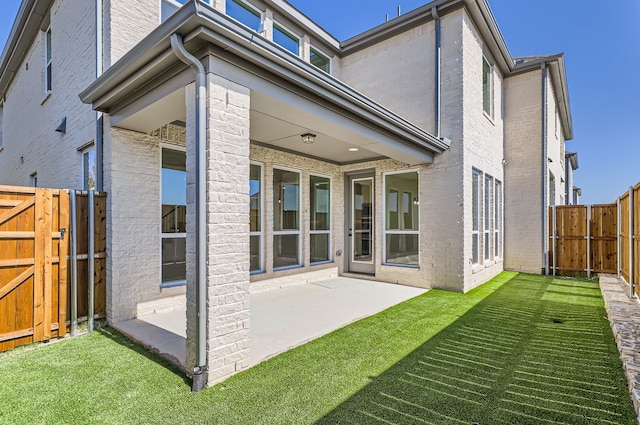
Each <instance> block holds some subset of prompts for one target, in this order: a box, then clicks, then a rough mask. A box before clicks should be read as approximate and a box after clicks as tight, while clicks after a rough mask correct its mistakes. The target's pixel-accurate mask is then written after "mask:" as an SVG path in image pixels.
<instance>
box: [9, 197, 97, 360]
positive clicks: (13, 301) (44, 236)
mask: <svg viewBox="0 0 640 425" xmlns="http://www.w3.org/2000/svg"><path fill="white" fill-rule="evenodd" d="M94 195H95V196H94ZM70 198H78V200H77V201H76V204H77V205H80V206H82V205H84V208H75V220H72V217H71V215H72V213H73V211H74V210H72V209H70ZM89 198H90V199H94V206H93V208H89V205H88V202H87V201H88V199H89ZM83 199H86V200H85V201H83ZM105 207H106V194H91V195H87V193H86V192H78V193H77V194H76V193H75V192H72V193H71V196H70V193H69V192H67V191H65V190H59V189H41V188H28V187H14V186H0V351H5V350H9V349H12V348H14V347H18V346H21V345H25V344H29V343H32V342H38V341H46V340H49V339H51V338H55V337H60V336H64V335H65V334H66V333H67V332H68V331H69V329H70V327H73V326H74V324H77V321H78V317H79V315H80V316H82V315H83V314H84V315H87V314H88V312H89V311H90V310H93V314H91V317H88V319H89V320H93V318H95V317H100V316H103V315H104V311H105V309H104V305H105V276H104V275H105V272H104V269H105V267H104V262H105V259H106V237H104V235H105V234H106V232H105V222H106V220H105V218H106V217H105ZM89 210H91V213H89ZM89 218H93V219H94V224H97V226H90V225H88V223H87V220H88V219H89ZM73 221H75V222H76V223H75V224H76V226H75V229H76V231H75V232H73V233H74V234H73V235H71V233H72V232H71V226H70V225H71V223H72V222H73ZM82 224H84V226H83V225H82ZM94 227H95V229H96V230H95V231H93V232H91V236H92V237H91V238H90V237H89V232H88V231H87V230H85V231H84V232H83V228H84V229H90V228H94ZM92 230H93V229H92ZM90 242H93V243H91V245H92V246H93V249H90V248H89V246H88V245H89V243H90ZM72 248H74V249H73V251H75V252H74V253H71V252H70V251H72ZM78 248H79V249H78ZM89 256H91V257H92V258H93V259H94V261H93V262H89V261H84V263H82V260H83V259H84V260H88V258H89ZM90 265H92V266H93V267H90ZM88 269H92V270H91V271H92V272H93V273H92V275H90V273H89V271H88ZM78 271H80V273H78ZM72 278H73V279H72ZM70 281H72V283H73V284H72V285H69V283H70ZM89 282H91V284H89ZM91 288H93V289H92V290H91ZM71 292H73V293H74V294H73V295H75V296H73V297H72V294H71ZM90 292H93V293H94V297H93V302H92V303H89V302H88V299H89V298H88V296H89V293H90ZM88 304H92V307H93V308H89V305H88ZM72 330H73V329H72Z"/></svg>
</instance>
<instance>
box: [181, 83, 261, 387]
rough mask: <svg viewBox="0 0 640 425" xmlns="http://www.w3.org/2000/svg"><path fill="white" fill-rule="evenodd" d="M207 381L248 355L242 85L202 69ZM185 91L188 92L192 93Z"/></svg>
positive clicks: (190, 361) (190, 212)
mask: <svg viewBox="0 0 640 425" xmlns="http://www.w3.org/2000/svg"><path fill="white" fill-rule="evenodd" d="M207 84H208V88H209V90H208V96H209V97H208V99H207V117H208V118H207V141H206V143H207V148H206V149H207V171H206V172H207V201H206V202H207V207H206V209H207V229H206V232H207V253H206V257H207V291H208V293H207V305H208V317H207V322H208V323H207V332H208V334H207V357H208V359H207V362H208V365H209V369H208V382H207V383H208V385H213V384H215V383H217V382H220V381H221V380H223V379H225V378H226V377H228V376H230V375H232V374H234V373H236V372H238V371H240V370H242V369H244V368H246V367H248V362H249V237H248V234H249V209H248V205H249V193H248V184H247V176H249V106H250V97H249V89H247V88H245V87H242V86H239V85H237V84H235V83H232V82H230V81H228V80H225V79H223V78H221V77H218V76H215V75H213V74H208V76H207ZM193 90H194V89H193V86H190V87H189V89H188V90H187V99H189V98H191V96H192V95H193ZM192 103H193V102H187V125H188V130H187V159H188V161H189V162H188V164H187V204H188V209H187V216H188V218H187V223H188V226H189V228H188V233H187V255H188V257H187V258H188V261H191V262H192V264H191V266H190V267H189V268H188V270H187V281H188V282H189V285H190V287H189V288H188V291H187V353H188V354H187V367H188V368H189V369H191V368H192V367H193V365H194V364H195V357H194V353H195V319H196V316H195V302H196V300H195V291H194V288H195V270H194V267H193V262H194V259H195V258H194V256H195V209H194V207H195V173H194V171H195V166H194V165H195V164H194V163H193V161H194V159H195V139H194V136H193V132H192V131H189V129H193V127H194V123H195V118H194V108H193V105H192Z"/></svg>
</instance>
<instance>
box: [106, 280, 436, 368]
mask: <svg viewBox="0 0 640 425" xmlns="http://www.w3.org/2000/svg"><path fill="white" fill-rule="evenodd" d="M425 292H426V290H425V289H419V288H412V287H408V286H401V285H394V284H389V283H381V282H375V281H370V280H362V279H352V278H344V277H338V278H334V279H329V280H325V281H320V282H315V283H311V284H305V285H297V286H289V287H285V288H281V289H274V290H271V291H267V292H261V293H256V294H251V297H250V303H251V322H250V337H251V352H250V353H251V354H250V365H251V366H253V365H256V364H258V363H260V362H262V361H264V360H266V359H268V358H270V357H273V356H275V355H277V354H280V353H283V352H285V351H288V350H290V349H292V348H294V347H296V346H298V345H301V344H304V343H305V342H308V341H311V340H313V339H316V338H318V337H320V336H322V335H326V334H328V333H330V332H332V331H334V330H336V329H339V328H341V327H343V326H345V325H348V324H349V323H352V322H355V321H357V320H359V319H362V318H364V317H367V316H371V315H373V314H375V313H378V312H380V311H382V310H385V309H387V308H389V307H391V306H393V305H395V304H398V303H400V302H403V301H406V300H408V299H410V298H413V297H416V296H418V295H420V294H423V293H425ZM114 327H115V328H116V329H118V330H119V331H120V332H122V333H124V334H125V335H127V336H129V337H130V338H132V339H133V340H135V341H137V342H139V343H141V344H142V345H144V346H145V347H147V348H149V349H151V350H152V351H155V352H157V353H158V354H160V355H161V356H162V357H165V358H167V359H169V360H170V361H172V362H173V363H176V364H179V365H184V363H185V338H186V313H185V310H184V309H174V310H169V311H164V312H161V313H154V314H147V315H141V316H139V317H138V318H137V319H133V320H128V321H125V322H121V323H118V324H116V325H115V326H114Z"/></svg>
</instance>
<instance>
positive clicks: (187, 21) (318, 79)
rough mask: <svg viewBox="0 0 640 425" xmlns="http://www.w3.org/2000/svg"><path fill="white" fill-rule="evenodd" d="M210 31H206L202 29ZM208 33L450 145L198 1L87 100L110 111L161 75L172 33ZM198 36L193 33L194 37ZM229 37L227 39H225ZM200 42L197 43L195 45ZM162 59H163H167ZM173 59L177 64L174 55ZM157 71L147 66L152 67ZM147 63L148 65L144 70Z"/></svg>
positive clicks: (371, 114) (416, 136) (358, 107)
mask: <svg viewBox="0 0 640 425" xmlns="http://www.w3.org/2000/svg"><path fill="white" fill-rule="evenodd" d="M203 28H204V29H206V31H203V30H202V29H203ZM206 32H209V33H216V34H218V35H219V37H217V40H218V43H219V44H220V45H221V46H222V47H224V49H225V50H228V51H230V52H233V53H234V54H238V55H242V56H244V57H245V58H249V59H251V60H254V61H255V62H256V64H257V65H259V66H261V67H262V68H265V69H268V71H269V72H271V73H280V74H279V76H280V77H283V78H285V79H288V80H289V81H291V82H292V83H294V84H296V85H298V86H303V87H305V88H306V89H308V90H311V88H312V87H313V88H314V89H315V88H316V87H317V88H318V90H319V92H318V93H317V94H318V95H321V96H324V97H326V98H327V99H329V98H331V99H333V101H335V102H338V100H336V99H338V98H339V99H341V100H340V101H339V103H340V104H339V106H340V107H343V108H348V109H349V110H350V112H353V113H355V114H359V115H361V116H363V117H364V116H366V117H368V118H369V119H374V120H375V121H376V122H375V123H376V125H378V126H380V127H381V128H384V129H385V130H387V131H390V132H392V133H393V134H396V136H397V137H400V138H402V139H404V140H406V141H409V142H410V143H411V144H412V145H413V146H415V147H418V148H420V149H427V150H429V151H431V152H433V153H442V152H444V151H445V150H447V149H448V148H449V141H448V140H446V139H439V138H437V137H435V136H433V135H431V134H430V133H428V132H426V131H424V130H423V129H421V128H419V127H417V126H415V125H414V124H412V123H410V122H409V121H407V120H405V119H403V118H402V117H400V116H399V115H397V114H395V113H393V112H391V111H390V110H388V109H386V108H384V107H383V106H382V105H380V104H378V103H376V102H374V101H373V100H371V99H369V98H367V97H366V96H364V95H362V94H361V93H359V92H357V91H356V90H354V89H352V88H350V87H349V86H347V85H346V84H344V83H342V82H341V81H339V80H338V79H336V78H334V77H332V76H330V75H328V74H326V73H324V72H322V71H320V70H318V69H317V68H315V67H314V66H313V65H311V64H309V63H307V62H305V61H303V60H302V59H300V58H297V57H294V56H293V55H291V54H289V53H288V52H286V51H285V50H284V49H282V48H281V47H279V46H277V45H276V44H274V43H273V42H271V41H269V40H267V39H265V38H264V37H262V36H260V35H258V34H257V33H255V32H253V31H250V30H248V29H247V28H245V27H244V26H242V25H240V24H238V23H236V22H235V21H234V20H233V19H231V18H229V17H227V16H226V15H224V14H221V13H219V12H217V11H216V10H214V9H213V8H211V7H209V6H207V5H204V4H200V3H187V4H186V5H185V6H183V7H182V8H181V9H180V10H179V11H178V12H176V14H175V15H174V16H172V17H171V18H170V19H169V20H167V21H166V22H165V23H163V24H162V25H160V26H159V27H158V28H157V29H156V30H154V31H153V32H152V33H151V34H149V35H148V36H147V37H146V38H145V39H144V40H142V41H141V42H140V43H139V44H138V45H136V46H135V47H134V48H133V49H131V50H130V51H129V52H128V53H127V54H125V55H124V56H123V57H122V58H121V59H120V60H119V61H118V62H116V63H115V64H114V65H113V66H112V67H111V68H109V69H108V70H106V71H105V72H104V74H103V75H102V76H101V77H100V78H98V79H97V80H96V81H95V82H93V83H92V84H91V85H90V86H89V87H88V88H87V89H85V90H84V91H83V92H82V93H80V95H79V96H80V99H81V100H82V101H83V102H84V103H91V104H93V107H94V109H96V110H100V111H103V112H109V110H110V107H112V106H113V104H111V103H110V102H113V101H114V100H113V99H114V98H112V97H110V93H111V92H112V91H118V92H119V94H120V95H119V96H120V98H122V94H123V93H124V92H125V91H126V89H127V88H126V87H127V85H131V84H132V82H133V78H134V77H135V76H136V74H138V75H140V73H142V72H144V75H145V78H148V79H152V78H153V73H160V72H161V69H159V68H160V66H161V63H160V62H162V61H164V62H163V63H164V64H165V65H166V62H167V60H166V58H167V57H169V56H170V54H171V48H170V41H169V37H170V36H171V34H173V33H177V34H180V35H182V36H183V37H185V43H187V44H188V42H189V41H194V40H195V37H198V36H202V35H203V34H205V33H206ZM194 34H195V35H194ZM225 40H227V42H225ZM196 44H197V43H196ZM163 58H164V59H163ZM174 62H178V61H177V59H175V61H174ZM154 64H155V66H156V68H157V69H147V68H149V66H150V65H154ZM145 67H146V68H145Z"/></svg>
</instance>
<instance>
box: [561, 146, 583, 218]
mask: <svg viewBox="0 0 640 425" xmlns="http://www.w3.org/2000/svg"><path fill="white" fill-rule="evenodd" d="M564 161H565V163H564V171H565V178H564V181H565V182H566V184H565V190H566V193H565V197H564V201H565V204H566V205H577V204H579V203H580V202H579V198H578V197H577V196H579V195H577V193H576V192H577V190H576V189H578V190H579V188H576V187H575V186H574V185H573V172H574V171H575V170H577V169H578V154H577V153H575V152H565V154H564Z"/></svg>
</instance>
